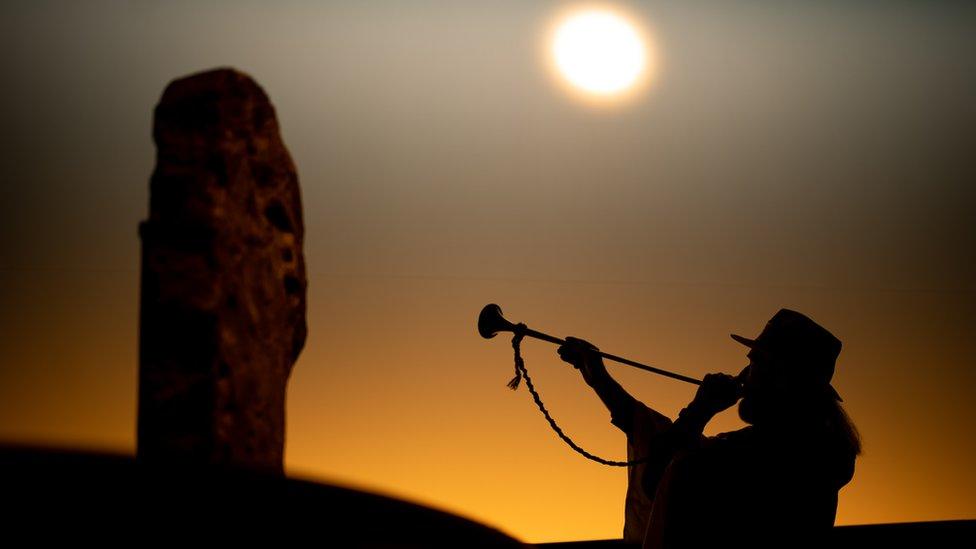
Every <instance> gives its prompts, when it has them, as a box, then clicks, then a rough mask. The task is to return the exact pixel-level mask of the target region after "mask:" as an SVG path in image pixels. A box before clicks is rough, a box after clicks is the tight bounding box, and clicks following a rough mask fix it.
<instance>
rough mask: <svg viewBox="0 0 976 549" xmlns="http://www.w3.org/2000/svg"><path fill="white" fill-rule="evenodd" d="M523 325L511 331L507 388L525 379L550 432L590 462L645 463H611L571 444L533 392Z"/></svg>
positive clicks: (633, 462) (627, 463)
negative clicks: (512, 366)
mask: <svg viewBox="0 0 976 549" xmlns="http://www.w3.org/2000/svg"><path fill="white" fill-rule="evenodd" d="M525 329H526V326H525V324H522V323H519V324H516V325H515V329H514V330H513V331H514V333H515V335H514V336H513V337H512V349H513V350H514V351H515V377H513V378H512V380H511V381H509V382H508V387H509V388H510V389H512V390H513V391H514V390H516V389H518V386H519V383H520V382H521V381H522V378H525V386H526V387H528V389H529V392H530V393H532V399H533V400H534V401H535V404H536V406H538V407H539V411H540V412H542V415H543V416H545V418H546V421H548V422H549V426H550V427H552V430H553V431H555V432H556V434H557V435H559V438H561V439H563V442H565V443H566V444H568V445H569V447H570V448H572V449H573V450H575V451H576V452H577V453H578V454H580V455H581V456H583V457H585V458H586V459H588V460H590V461H595V462H597V463H602V464H603V465H609V466H611V467H630V466H632V465H639V464H641V463H645V462H647V461H648V460H649V459H650V458H649V457H645V458H641V459H635V460H631V461H613V460H609V459H604V458H602V457H600V456H597V455H594V454H591V453H589V452H587V451H586V450H584V449H583V448H582V447H580V446H579V445H578V444H576V443H575V442H573V439H571V438H569V436H568V435H567V434H566V433H564V432H563V430H562V428H561V427H559V425H558V424H557V423H556V420H554V419H552V416H551V415H549V410H547V409H546V406H545V404H543V403H542V398H541V397H540V396H539V393H538V392H537V391H536V390H535V386H534V385H533V384H532V378H530V377H529V371H528V370H527V369H526V368H525V361H524V360H523V359H522V348H521V347H522V339H524V338H525Z"/></svg>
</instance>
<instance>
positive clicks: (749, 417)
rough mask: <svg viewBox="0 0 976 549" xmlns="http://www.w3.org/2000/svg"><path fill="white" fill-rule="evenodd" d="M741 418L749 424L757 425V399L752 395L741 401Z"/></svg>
mask: <svg viewBox="0 0 976 549" xmlns="http://www.w3.org/2000/svg"><path fill="white" fill-rule="evenodd" d="M738 410H739V419H741V420H742V421H744V422H746V423H748V424H749V425H755V423H756V416H757V414H756V401H755V400H754V399H752V398H750V397H744V398H743V399H742V400H740V401H739V408H738Z"/></svg>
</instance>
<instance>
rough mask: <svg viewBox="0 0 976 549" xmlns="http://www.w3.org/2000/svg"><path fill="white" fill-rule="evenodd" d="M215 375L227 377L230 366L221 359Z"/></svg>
mask: <svg viewBox="0 0 976 549" xmlns="http://www.w3.org/2000/svg"><path fill="white" fill-rule="evenodd" d="M217 375H218V376H219V377H229V376H230V366H228V365H227V363H226V362H224V361H223V360H221V361H220V364H219V365H218V366H217Z"/></svg>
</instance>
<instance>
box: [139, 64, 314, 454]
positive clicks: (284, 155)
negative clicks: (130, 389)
mask: <svg viewBox="0 0 976 549" xmlns="http://www.w3.org/2000/svg"><path fill="white" fill-rule="evenodd" d="M153 139H154V140H155V142H156V169H155V171H154V172H153V174H152V179H151V181H150V200H149V219H148V220H147V221H145V222H143V223H142V225H141V226H140V236H141V237H142V297H141V310H140V315H141V316H140V336H139V425H138V451H137V453H138V456H139V457H140V458H141V459H144V460H148V461H166V462H181V463H193V464H216V465H226V466H232V467H240V468H247V469H254V470H261V471H271V472H278V473H280V472H282V470H283V469H282V454H283V450H284V440H285V437H284V432H285V386H286V383H287V381H288V375H289V373H290V372H291V369H292V366H293V365H294V363H295V360H296V359H297V358H298V355H299V353H300V352H301V350H302V346H303V345H304V343H305V333H306V327H305V287H306V281H305V260H304V257H303V255H302V238H303V233H304V228H303V224H302V207H301V197H300V194H299V188H298V177H297V175H296V173H295V165H294V164H293V163H292V160H291V157H290V156H289V154H288V150H287V149H286V148H285V145H284V143H283V142H282V141H281V136H280V135H279V134H278V122H277V120H276V119H275V111H274V107H272V106H271V103H270V101H269V100H268V96H267V95H265V93H264V90H262V89H261V87H260V86H258V85H257V83H255V82H254V81H253V80H252V79H251V78H250V77H248V76H247V75H245V74H242V73H239V72H237V71H234V70H230V69H219V70H213V71H209V72H204V73H199V74H195V75H191V76H188V77H186V78H182V79H180V80H176V81H173V82H171V83H170V85H169V86H167V88H166V90H165V92H164V93H163V97H162V99H161V100H160V102H159V105H157V106H156V112H155V120H154V126H153Z"/></svg>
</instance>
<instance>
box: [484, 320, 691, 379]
mask: <svg viewBox="0 0 976 549" xmlns="http://www.w3.org/2000/svg"><path fill="white" fill-rule="evenodd" d="M516 329H517V325H516V324H513V323H511V322H509V321H508V320H505V317H504V316H502V308H501V307H499V306H498V305H496V304H494V303H489V304H488V305H485V307H484V308H483V309H481V314H479V315H478V333H479V334H481V337H483V338H485V339H491V338H493V337H495V336H496V335H498V332H514V331H515V330H516ZM523 331H524V333H525V335H526V336H528V337H534V338H536V339H541V340H543V341H548V342H549V343H555V344H556V345H562V344H564V343H566V340H564V339H559V338H558V337H553V336H551V335H549V334H545V333H542V332H537V331H535V330H533V329H531V328H529V327H525V328H524V330H523ZM597 354H599V355H600V356H602V357H603V358H605V359H607V360H612V361H614V362H619V363H621V364H626V365H627V366H633V367H634V368H640V369H641V370H645V371H647V372H652V373H655V374H659V375H662V376H666V377H670V378H671V379H677V380H679V381H684V382H686V383H692V384H694V385H701V380H698V379H695V378H693V377H688V376H683V375H681V374H676V373H674V372H669V371H667V370H662V369H660V368H655V367H653V366H648V365H646V364H641V363H640V362H634V361H633V360H628V359H626V358H623V357H619V356H616V355H611V354H609V353H604V352H603V351H597Z"/></svg>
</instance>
